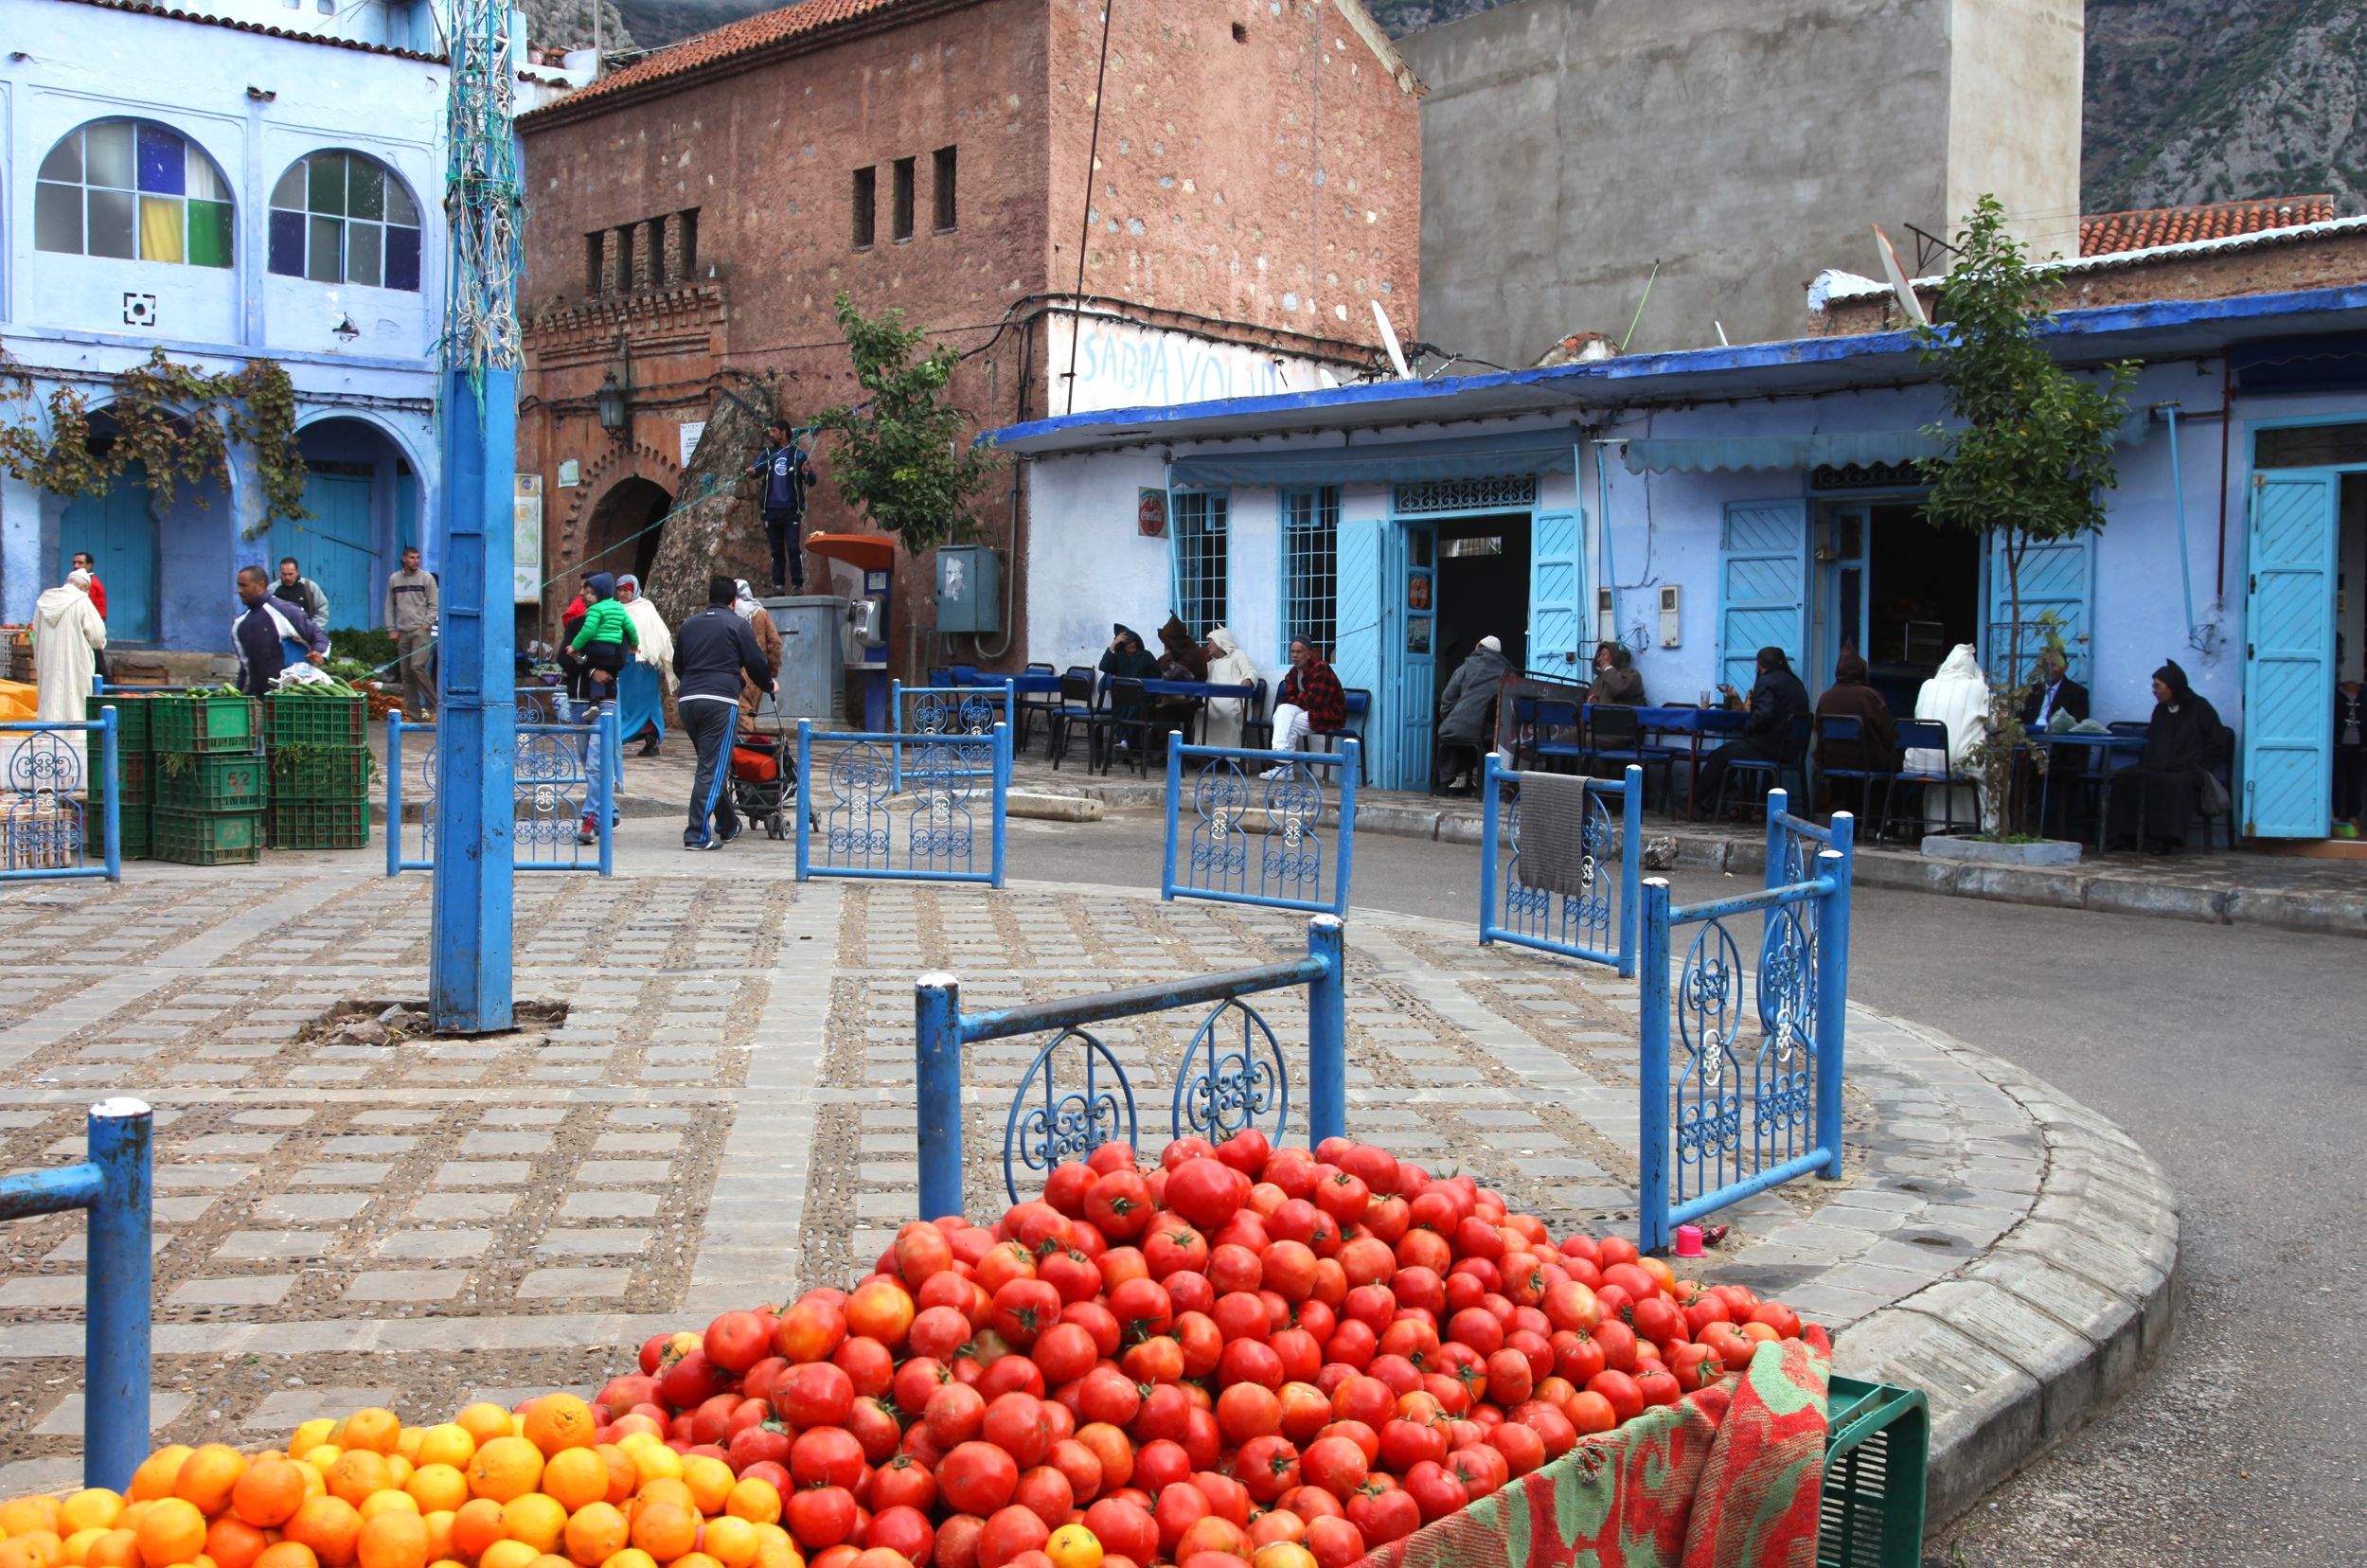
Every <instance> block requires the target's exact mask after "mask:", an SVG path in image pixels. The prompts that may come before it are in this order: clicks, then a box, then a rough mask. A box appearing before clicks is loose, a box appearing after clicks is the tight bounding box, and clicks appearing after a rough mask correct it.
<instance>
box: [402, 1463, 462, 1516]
mask: <svg viewBox="0 0 2367 1568" xmlns="http://www.w3.org/2000/svg"><path fill="white" fill-rule="evenodd" d="M402 1489H403V1490H404V1491H406V1492H409V1493H410V1494H411V1496H412V1498H413V1500H414V1501H416V1502H417V1503H418V1505H419V1511H420V1512H421V1513H435V1512H437V1511H438V1510H441V1511H443V1512H445V1513H453V1512H455V1511H457V1510H458V1508H459V1507H460V1505H461V1504H463V1503H466V1502H467V1501H468V1500H469V1478H468V1477H467V1476H465V1475H463V1474H461V1473H460V1472H459V1471H458V1470H454V1469H453V1468H452V1467H451V1466H450V1465H421V1466H420V1467H419V1468H418V1470H413V1471H412V1472H411V1479H410V1480H408V1481H405V1482H404V1483H403V1484H402Z"/></svg>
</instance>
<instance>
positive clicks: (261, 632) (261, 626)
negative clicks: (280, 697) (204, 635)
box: [230, 566, 329, 697]
mask: <svg viewBox="0 0 2367 1568" xmlns="http://www.w3.org/2000/svg"><path fill="white" fill-rule="evenodd" d="M239 601H240V603H241V604H243V605H244V606H245V608H244V609H242V610H240V612H239V614H238V616H237V617H236V618H235V619H233V620H232V621H231V623H230V645H231V647H233V648H235V649H236V650H238V653H239V689H240V691H243V692H245V693H246V694H247V695H248V696H249V697H260V696H263V695H264V694H265V693H267V692H269V691H270V690H271V688H272V683H273V682H275V681H276V680H278V679H279V672H280V671H281V670H283V669H285V668H288V667H289V666H290V665H292V664H308V663H309V664H316V665H317V664H327V663H328V662H329V633H327V632H324V631H322V630H321V628H320V627H319V626H318V625H317V624H316V623H315V622H314V621H313V619H312V617H311V616H310V615H306V614H305V613H304V612H303V611H302V610H301V609H299V608H298V607H297V606H295V605H294V604H293V603H291V602H289V601H288V600H286V599H283V598H274V597H272V591H271V579H269V578H267V577H265V576H264V575H263V569H262V568H261V567H260V566H241V567H240V568H239Z"/></svg>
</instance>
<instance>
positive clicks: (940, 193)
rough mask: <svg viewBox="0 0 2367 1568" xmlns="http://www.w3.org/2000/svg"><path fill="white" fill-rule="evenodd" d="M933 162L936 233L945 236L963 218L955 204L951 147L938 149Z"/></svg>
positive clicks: (931, 171)
mask: <svg viewBox="0 0 2367 1568" xmlns="http://www.w3.org/2000/svg"><path fill="white" fill-rule="evenodd" d="M933 161H934V165H935V167H934V169H931V170H930V176H931V178H930V182H929V195H930V198H931V199H932V200H933V201H934V203H935V205H936V220H935V222H936V231H937V232H938V233H939V234H945V233H948V232H950V231H951V230H952V228H953V226H954V224H955V223H957V222H958V221H959V219H960V216H961V212H960V208H959V207H958V206H957V205H955V203H954V187H953V182H954V162H953V150H952V148H950V147H940V148H938V149H937V150H936V152H935V153H934V157H933Z"/></svg>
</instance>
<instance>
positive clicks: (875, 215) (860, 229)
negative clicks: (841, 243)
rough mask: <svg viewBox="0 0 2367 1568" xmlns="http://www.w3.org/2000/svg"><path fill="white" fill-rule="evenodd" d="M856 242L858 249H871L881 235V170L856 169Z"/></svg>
mask: <svg viewBox="0 0 2367 1568" xmlns="http://www.w3.org/2000/svg"><path fill="white" fill-rule="evenodd" d="M854 208H855V224H854V244H855V248H856V249H857V250H869V249H870V248H871V242H872V241H873V240H875V239H876V238H877V237H878V235H879V223H880V212H879V208H880V171H879V170H878V169H871V168H865V169H856V170H855V190H854Z"/></svg>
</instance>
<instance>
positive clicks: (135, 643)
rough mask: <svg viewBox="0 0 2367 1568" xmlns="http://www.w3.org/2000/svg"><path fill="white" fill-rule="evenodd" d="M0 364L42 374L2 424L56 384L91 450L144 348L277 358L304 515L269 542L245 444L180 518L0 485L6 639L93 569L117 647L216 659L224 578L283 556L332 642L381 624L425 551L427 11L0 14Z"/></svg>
mask: <svg viewBox="0 0 2367 1568" xmlns="http://www.w3.org/2000/svg"><path fill="white" fill-rule="evenodd" d="M0 37H5V38H7V39H8V40H9V49H10V50H12V51H15V52H12V53H10V54H9V55H8V56H7V58H6V59H4V60H0V151H4V153H5V162H0V346H5V348H6V351H7V355H8V358H9V361H10V362H12V367H14V368H17V369H21V370H23V371H25V372H27V373H29V375H30V376H31V379H32V396H31V399H30V402H29V404H20V405H18V406H16V407H13V408H11V409H9V410H8V411H7V417H9V418H10V419H23V418H24V417H25V415H26V413H27V408H28V407H29V408H31V409H34V410H38V409H40V408H41V407H42V406H43V405H44V404H45V403H46V401H47V399H48V396H49V393H50V391H51V390H52V388H53V387H55V386H57V385H58V384H60V383H64V384H66V385H70V386H71V387H73V388H74V389H75V390H76V391H78V392H80V394H82V395H83V396H84V397H86V398H87V399H88V400H89V401H90V403H91V406H92V408H93V410H94V419H93V421H92V425H93V431H94V436H95V438H104V436H105V433H106V430H107V420H106V418H105V410H104V404H105V402H106V401H107V400H108V398H109V397H110V396H111V386H110V378H111V377H112V376H113V375H114V374H115V373H116V372H118V371H120V370H122V369H124V368H126V367H127V366H130V365H136V364H138V363H140V362H141V361H143V360H145V359H146V358H147V356H148V354H149V352H150V350H151V348H155V347H161V348H163V349H164V351H165V353H166V354H167V356H168V357H169V358H170V359H171V360H172V361H174V362H175V363H178V364H184V365H194V366H197V367H199V368H201V369H205V370H225V369H236V368H238V367H239V366H240V365H243V364H245V363H246V362H248V361H249V360H250V359H253V358H258V357H267V358H270V359H273V360H276V361H277V362H279V364H280V365H283V366H284V367H285V368H286V369H287V372H288V374H289V377H290V378H291V380H292V381H293V383H294V387H295V391H296V396H297V401H298V409H297V440H298V443H299V446H300V449H301V451H302V453H303V454H304V457H305V460H306V462H307V464H308V465H309V467H310V470H311V477H310V478H309V480H308V482H307V486H306V493H305V501H306V506H307V508H309V509H310V510H311V512H312V513H313V515H312V516H311V518H309V519H305V520H302V521H300V522H294V523H290V522H287V521H284V520H283V521H280V522H278V523H276V524H274V525H273V526H269V527H268V528H265V527H262V526H260V525H261V518H262V501H261V499H260V497H259V495H258V484H257V478H256V472H255V465H254V461H253V457H252V454H250V453H247V452H244V451H236V452H234V453H233V454H232V459H231V463H230V473H229V480H228V483H227V485H226V486H223V485H220V484H211V483H209V484H207V485H205V486H204V487H202V488H201V489H200V490H198V491H197V492H196V493H191V491H190V490H187V488H186V487H185V488H184V489H183V490H181V491H180V493H179V494H178V495H177V496H176V497H175V498H174V500H173V502H172V503H171V504H170V505H164V504H161V503H160V502H159V500H158V498H157V497H156V496H155V495H154V494H153V493H151V490H149V488H148V486H147V485H146V484H145V483H143V482H140V481H139V480H138V479H137V477H136V476H129V475H127V477H126V478H124V479H122V480H119V481H118V482H117V483H116V486H115V488H114V489H113V490H111V491H110V492H109V493H107V494H105V495H101V496H96V497H85V498H79V499H74V500H70V501H69V500H67V499H64V498H61V497H59V496H55V495H49V494H45V493H42V492H39V491H36V490H33V489H31V488H29V487H28V486H27V485H24V484H22V483H19V482H17V481H15V480H13V479H7V478H4V477H0V620H9V621H22V620H24V619H26V618H27V616H28V615H29V613H30V611H31V608H32V604H33V600H34V599H35V597H37V596H38V595H39V594H40V592H41V591H42V589H43V588H44V586H47V585H49V584H52V583H55V582H57V581H58V580H60V575H61V573H62V570H63V569H64V566H65V564H66V563H67V562H68V561H70V560H71V558H72V556H73V554H74V552H76V551H77V550H89V551H91V552H92V553H93V554H94V555H95V556H96V557H97V558H98V563H99V575H100V579H101V580H102V581H103V582H104V583H105V584H106V589H107V608H108V622H109V634H110V638H111V640H112V642H113V644H114V645H115V646H116V647H118V648H125V647H147V648H153V649H158V650H173V651H209V652H225V651H226V650H227V645H228V623H229V618H230V615H231V607H232V604H233V602H234V594H233V590H232V575H233V573H234V571H235V569H236V568H237V567H238V566H239V565H240V564H241V563H244V562H247V561H274V560H276V559H277V558H278V557H280V556H284V555H293V556H295V557H296V558H297V559H298V561H300V562H301V563H302V566H303V569H304V571H305V573H306V574H307V575H308V576H310V577H311V578H313V579H315V580H317V581H318V582H320V583H321V585H322V587H323V588H324V589H325V590H326V592H327V593H328V595H329V599H330V621H331V624H332V626H335V627H339V628H347V627H369V626H374V625H377V624H379V622H380V618H381V617H380V610H381V599H382V597H383V592H382V591H383V584H384V580H385V576H386V573H387V572H388V571H389V570H390V569H391V568H392V567H393V566H394V564H395V561H396V558H397V556H398V554H399V552H400V548H401V546H403V545H404V544H409V543H418V544H419V545H421V546H422V547H423V548H426V549H429V550H430V551H431V552H432V550H433V540H434V530H433V528H432V527H431V526H430V523H429V520H430V519H431V518H432V517H433V516H434V513H433V511H432V509H431V508H433V507H434V506H435V504H436V463H437V452H436V440H435V437H434V436H433V434H432V424H433V419H434V410H435V392H436V338H437V333H438V330H439V327H440V321H441V315H442V301H443V289H444V254H443V243H442V238H441V235H442V223H441V222H440V203H441V199H442V190H441V180H442V175H443V165H444V158H443V154H442V151H441V150H440V144H439V132H438V126H439V124H440V120H441V116H442V112H443V105H444V93H445V77H446V71H445V67H444V63H443V60H442V53H441V44H440V42H439V39H438V32H437V27H436V15H435V8H434V7H433V6H432V5H430V4H429V3H427V0H368V3H355V0H342V4H341V0H303V3H302V4H299V3H298V0H209V5H208V7H207V13H206V14H199V13H196V12H189V11H181V10H176V9H171V8H169V7H166V6H160V5H148V4H138V3H133V0H0ZM428 564H429V565H430V567H431V568H433V567H434V566H435V565H436V562H435V561H433V560H431V561H429V562H428Z"/></svg>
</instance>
